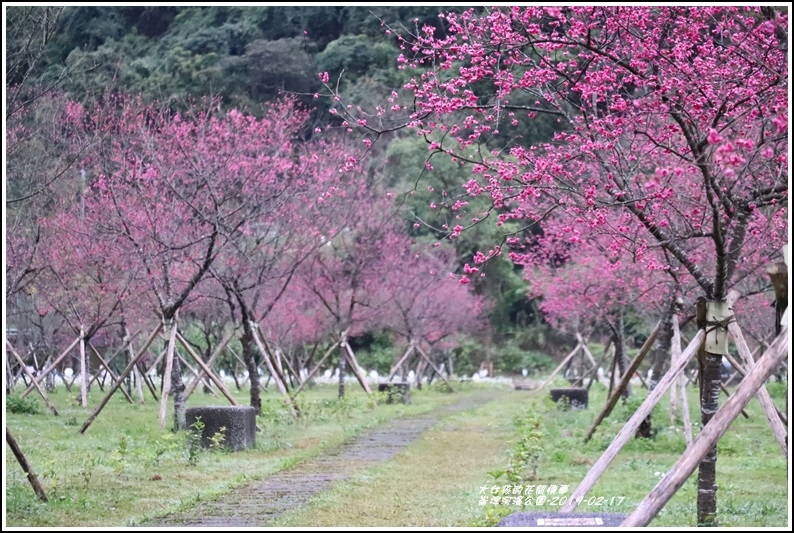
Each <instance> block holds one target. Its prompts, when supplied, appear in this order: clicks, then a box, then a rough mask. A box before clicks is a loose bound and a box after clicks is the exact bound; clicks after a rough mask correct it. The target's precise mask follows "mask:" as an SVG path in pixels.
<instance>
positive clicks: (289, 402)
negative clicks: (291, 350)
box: [251, 321, 300, 418]
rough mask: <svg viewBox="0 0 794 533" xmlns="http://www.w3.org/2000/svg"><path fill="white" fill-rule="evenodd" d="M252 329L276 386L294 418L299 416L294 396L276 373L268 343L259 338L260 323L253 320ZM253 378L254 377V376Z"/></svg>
mask: <svg viewBox="0 0 794 533" xmlns="http://www.w3.org/2000/svg"><path fill="white" fill-rule="evenodd" d="M251 329H252V330H253V334H254V342H256V346H257V347H258V348H259V352H260V353H261V354H262V359H264V360H265V364H266V365H267V369H268V371H269V372H270V375H271V376H273V381H275V382H276V386H277V387H278V390H279V392H280V393H281V395H282V396H283V397H284V399H285V400H286V402H287V405H288V406H289V408H290V413H291V414H292V416H293V418H298V417H299V416H300V412H299V411H298V408H297V407H296V406H295V402H294V401H292V397H290V395H289V392H287V387H286V386H285V384H284V382H283V381H282V380H281V379H279V377H278V376H277V374H276V369H275V367H274V366H273V361H271V360H270V351H269V350H268V349H267V345H266V344H265V341H264V340H263V339H260V338H259V325H258V324H257V323H256V322H253V321H252V322H251ZM251 379H254V378H253V377H252V378H251Z"/></svg>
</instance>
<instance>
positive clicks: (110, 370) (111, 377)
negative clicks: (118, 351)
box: [87, 341, 135, 403]
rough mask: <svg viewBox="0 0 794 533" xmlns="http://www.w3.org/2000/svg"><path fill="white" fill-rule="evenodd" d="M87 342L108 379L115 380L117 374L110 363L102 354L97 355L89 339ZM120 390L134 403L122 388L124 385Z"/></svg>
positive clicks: (97, 352)
mask: <svg viewBox="0 0 794 533" xmlns="http://www.w3.org/2000/svg"><path fill="white" fill-rule="evenodd" d="M87 344H88V347H89V348H91V351H92V352H94V355H96V357H97V359H99V362H100V363H101V364H102V366H104V367H105V370H106V371H107V373H108V374H109V375H110V379H111V380H112V381H115V380H117V379H118V376H116V373H115V372H113V369H112V368H110V365H108V364H107V362H106V361H105V360H104V359H103V358H102V356H101V355H99V351H98V350H97V349H96V348H94V345H93V344H91V342H90V341H89V342H88V343H87ZM97 375H99V374H97ZM121 392H122V394H124V397H125V398H127V401H128V402H130V403H135V402H133V401H132V398H131V397H130V395H129V393H128V392H127V391H125V390H124V387H121Z"/></svg>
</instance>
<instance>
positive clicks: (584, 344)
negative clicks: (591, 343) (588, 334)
mask: <svg viewBox="0 0 794 533" xmlns="http://www.w3.org/2000/svg"><path fill="white" fill-rule="evenodd" d="M576 340H577V341H579V344H581V345H582V350H583V351H584V355H585V356H586V357H587V360H588V361H590V364H591V365H597V364H598V363H596V360H595V357H593V354H592V353H590V348H588V347H587V342H585V340H584V338H583V337H582V334H581V333H578V332H577V333H576Z"/></svg>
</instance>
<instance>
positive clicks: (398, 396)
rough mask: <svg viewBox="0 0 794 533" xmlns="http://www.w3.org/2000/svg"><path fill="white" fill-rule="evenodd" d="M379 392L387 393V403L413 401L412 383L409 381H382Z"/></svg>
mask: <svg viewBox="0 0 794 533" xmlns="http://www.w3.org/2000/svg"><path fill="white" fill-rule="evenodd" d="M378 392H385V393H386V403H396V402H397V401H400V402H402V403H411V385H410V384H409V383H380V384H379V385H378Z"/></svg>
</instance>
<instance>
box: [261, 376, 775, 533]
mask: <svg viewBox="0 0 794 533" xmlns="http://www.w3.org/2000/svg"><path fill="white" fill-rule="evenodd" d="M557 385H564V383H563V382H558V383H557ZM775 385H777V384H775ZM770 389H771V392H772V393H773V395H774V397H775V398H776V400H777V401H778V404H779V405H781V406H782V405H783V402H784V400H785V390H784V388H783V387H779V386H772V387H770ZM591 392H592V394H591V409H590V410H587V411H584V410H582V411H571V410H561V409H559V408H558V407H557V406H556V405H555V404H553V403H552V402H551V400H550V399H548V398H547V397H546V395H545V394H541V395H537V394H533V393H531V392H526V391H509V392H508V393H507V394H505V395H503V396H501V397H500V398H499V399H498V400H496V401H493V402H490V403H488V404H486V405H484V406H481V407H479V408H476V409H474V410H471V411H468V412H465V413H459V414H456V415H454V416H453V417H450V418H447V419H445V420H444V421H443V422H441V423H440V424H438V425H437V426H436V427H435V428H433V429H432V430H430V431H428V432H426V433H425V434H424V435H423V436H422V437H421V438H420V439H419V440H417V441H416V442H415V443H414V444H413V445H412V446H409V447H408V448H406V449H405V450H404V451H403V452H402V453H400V454H398V455H397V456H396V457H395V459H394V460H392V461H390V462H388V463H385V464H382V465H379V466H377V467H375V468H371V469H369V470H367V471H365V472H362V473H360V474H358V475H357V476H355V477H354V478H353V479H351V480H350V481H348V482H346V483H341V484H339V485H337V486H336V487H335V489H334V490H331V491H328V492H326V493H324V494H323V495H321V496H320V497H318V498H315V500H314V501H313V502H312V504H311V505H310V506H308V507H306V508H304V509H300V510H297V511H294V512H292V513H291V514H288V515H285V516H283V517H281V519H279V520H278V521H277V522H276V524H277V525H280V526H290V527H298V526H305V527H333V526H335V525H340V524H345V525H358V526H374V527H389V526H399V527H414V526H415V527H471V526H493V525H496V524H497V523H498V521H499V520H500V519H501V518H502V517H503V516H506V515H507V514H510V513H512V512H516V511H539V510H543V511H555V510H557V509H558V508H559V506H560V504H559V491H560V488H561V487H563V486H567V493H570V492H572V491H573V489H574V488H575V487H576V485H577V484H578V483H579V481H580V480H581V479H582V478H583V477H584V476H585V474H587V472H588V470H589V469H590V467H591V466H592V465H593V464H594V463H595V462H596V461H597V460H598V458H599V457H600V455H601V453H602V452H603V451H604V450H605V449H606V448H607V446H608V445H609V444H610V442H611V440H612V438H613V437H614V436H615V435H616V434H617V432H618V431H619V430H620V428H621V427H622V426H623V424H624V423H625V421H627V420H628V418H629V417H630V416H631V414H632V413H633V411H634V409H636V407H637V406H638V405H639V402H640V401H641V399H640V398H637V399H633V400H630V401H629V402H627V403H626V404H625V405H620V404H619V405H618V407H616V409H615V411H614V412H613V414H612V415H611V416H610V417H609V418H608V419H607V420H606V421H605V422H604V423H602V425H601V427H599V429H598V431H597V432H596V435H595V437H594V438H593V439H592V440H591V441H590V442H589V443H588V444H586V445H584V444H582V440H583V438H584V436H585V435H586V434H587V430H588V429H589V427H590V425H591V424H592V421H593V420H594V418H595V416H596V414H597V412H598V410H599V409H600V408H601V407H602V406H603V404H604V402H605V399H606V391H605V390H604V389H603V388H602V387H601V386H599V385H594V387H593V390H592V391H591ZM637 392H638V394H639V395H640V396H642V397H644V395H645V390H644V389H641V390H639V391H637ZM697 405H698V404H697V390H696V389H693V390H692V391H690V406H691V407H690V408H691V409H692V416H693V417H697V416H699V414H698V413H699V411H697ZM696 411H697V412H696ZM748 412H749V414H750V417H751V418H750V419H749V420H747V419H744V418H740V419H738V420H737V421H736V422H735V423H734V424H733V426H732V427H731V429H729V431H728V433H727V434H726V435H725V436H724V437H723V439H722V440H721V442H720V444H719V445H718V448H719V459H718V462H717V476H718V477H717V483H718V485H719V487H720V489H719V492H718V508H719V513H720V515H719V520H720V524H721V525H723V526H734V527H738V526H742V527H763V526H773V527H774V526H776V527H785V526H786V525H787V524H788V516H789V504H788V501H789V497H788V488H787V487H788V474H787V472H788V466H787V463H786V460H785V458H784V457H783V456H782V454H781V453H780V448H779V447H778V445H777V443H776V441H775V440H774V437H773V436H772V433H771V430H770V429H769V426H768V424H767V422H766V420H765V418H764V416H763V413H762V411H761V408H760V405H759V404H758V402H757V400H753V401H752V402H751V403H750V405H749V406H748ZM527 416H529V417H530V419H532V420H538V421H539V422H540V425H539V427H538V429H539V432H538V433H539V437H538V441H537V445H538V446H537V447H538V453H537V454H536V457H535V458H534V459H533V460H531V461H529V463H528V464H527V467H526V468H525V470H524V471H523V472H522V473H523V474H524V476H525V477H524V479H523V481H522V482H521V483H520V485H521V486H522V487H523V489H524V490H526V488H527V487H528V486H530V485H532V486H534V490H535V491H536V490H537V487H538V486H539V485H544V486H545V487H550V486H556V492H557V494H558V500H557V501H556V502H555V500H554V497H552V496H549V497H548V498H547V501H546V502H545V503H544V504H543V505H537V501H536V500H533V504H532V505H523V506H522V505H515V504H512V503H511V504H509V505H507V506H504V505H495V504H492V503H491V499H490V498H491V494H490V491H491V488H493V487H497V488H498V490H499V491H501V490H502V488H503V486H504V485H505V484H508V481H507V480H506V479H505V477H504V476H499V473H500V472H501V471H504V470H505V467H506V464H507V458H508V455H507V452H509V451H510V450H511V449H515V442H516V438H517V437H516V436H517V434H518V429H519V428H518V427H517V426H516V423H517V422H518V421H520V420H522V419H525V418H526V417H527ZM653 420H654V424H655V426H656V427H657V428H658V433H657V434H656V437H655V439H653V440H645V439H640V440H632V441H630V442H629V443H628V444H627V445H626V447H625V448H624V450H623V451H622V452H621V453H620V454H619V455H618V457H617V459H616V460H615V461H614V462H613V463H612V465H610V467H609V469H608V470H607V471H606V473H605V474H604V476H603V477H602V478H601V479H600V480H599V482H598V483H597V484H596V485H595V487H594V488H593V489H592V490H591V492H590V494H588V495H587V497H586V498H585V500H584V501H583V502H582V504H580V505H579V507H578V509H577V512H617V513H630V512H631V511H632V510H633V509H634V508H635V507H636V505H637V504H638V503H639V502H640V501H641V500H642V499H643V498H644V497H645V496H646V495H647V494H648V492H650V491H651V490H652V489H653V487H654V486H655V485H656V483H658V481H659V480H660V477H661V476H662V475H664V474H665V473H666V471H667V470H668V469H669V468H670V467H671V466H672V465H673V464H674V463H675V461H676V460H677V459H678V458H679V457H680V455H681V454H682V453H683V452H684V449H685V440H684V435H683V429H682V427H681V425H680V422H679V424H678V425H677V426H676V427H671V426H670V419H669V402H668V401H667V400H666V399H665V400H663V402H662V403H661V404H660V405H659V406H658V407H657V409H656V410H655V412H654V415H653ZM694 430H695V436H697V431H698V430H697V427H696V428H694ZM497 476H499V477H497ZM696 478H697V474H694V475H693V476H692V477H691V478H690V479H689V480H688V481H687V482H686V483H685V485H684V486H683V487H682V488H681V489H680V490H679V492H678V493H677V494H676V495H675V496H674V497H673V499H672V500H671V501H670V502H669V503H668V505H667V506H666V508H665V509H664V510H663V511H662V512H661V513H660V514H659V515H658V516H657V517H656V519H655V520H654V521H653V522H652V523H651V526H652V527H695V526H696V508H695V498H696ZM512 487H513V489H514V488H515V485H512ZM546 490H547V489H546ZM483 496H487V499H486V502H485V504H484V505H483V500H482V497H483ZM512 501H514V500H512Z"/></svg>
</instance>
